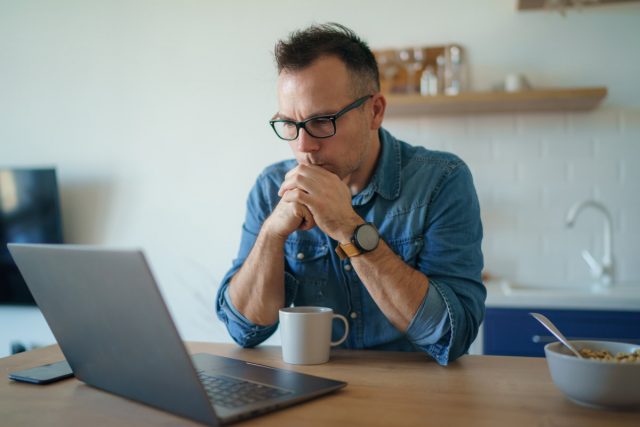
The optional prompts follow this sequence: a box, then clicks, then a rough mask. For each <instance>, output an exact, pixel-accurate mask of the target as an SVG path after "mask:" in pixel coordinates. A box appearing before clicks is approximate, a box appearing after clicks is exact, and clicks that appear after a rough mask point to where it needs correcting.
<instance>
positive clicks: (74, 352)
mask: <svg viewBox="0 0 640 427" xmlns="http://www.w3.org/2000/svg"><path fill="white" fill-rule="evenodd" d="M8 247H9V251H10V252H11V255H12V257H13V259H14V260H15V262H16V264H17V265H18V268H19V269H20V272H21V273H22V275H23V277H24V279H25V282H26V283H27V286H28V287H29V290H30V291H31V293H32V294H33V297H34V299H35V301H36V303H37V304H38V306H39V307H40V310H42V313H43V315H44V317H45V319H46V320H47V323H48V324H49V327H50V328H51V331H52V332H53V334H54V336H55V338H56V340H57V341H58V344H59V345H60V348H61V349H62V352H63V353H64V356H65V358H66V359H67V361H68V362H69V365H70V366H71V368H72V370H73V373H74V375H75V376H76V378H78V379H79V380H81V381H83V382H85V383H87V384H89V385H91V386H94V387H97V388H99V389H102V390H105V391H108V392H110V393H114V394H117V395H119V396H123V397H126V398H129V399H132V400H135V401H138V402H142V403H145V404H148V405H151V406H154V407H156V408H159V409H162V410H165V411H168V412H171V413H173V414H177V415H180V416H183V417H186V418H190V419H192V420H195V421H199V422H201V423H203V424H207V425H212V426H215V425H219V424H226V423H229V422H233V421H237V420H240V419H244V418H249V417H252V416H256V415H259V414H262V413H265V412H270V411H273V410H276V409H279V408H283V407H286V406H290V405H292V404H295V403H298V402H301V401H304V400H308V399H311V398H313V397H316V396H320V395H322V394H326V393H329V392H332V391H335V390H337V389H339V388H342V387H344V386H345V385H346V383H345V382H342V381H334V380H330V379H325V378H319V377H314V376H310V375H305V374H300V373H296V372H292V371H287V370H283V369H276V368H271V367H268V366H263V365H257V364H254V363H249V362H244V361H242V360H236V359H230V358H226V357H221V356H214V355H210V354H204V353H201V354H195V355H193V357H191V356H189V354H188V353H187V350H186V348H185V346H184V343H183V342H182V340H181V338H180V336H179V335H178V331H177V330H176V327H175V325H174V323H173V320H172V319H171V316H170V314H169V311H168V310H167V307H166V305H165V303H164V301H163V299H162V296H161V295H160V291H159V289H158V287H157V285H156V282H155V280H154V278H153V275H152V274H151V271H150V269H149V266H148V264H147V262H146V260H145V257H144V254H143V253H142V252H141V251H139V250H107V249H101V248H96V247H88V246H72V245H35V244H29V245H26V244H9V245H8ZM212 310H213V307H212Z"/></svg>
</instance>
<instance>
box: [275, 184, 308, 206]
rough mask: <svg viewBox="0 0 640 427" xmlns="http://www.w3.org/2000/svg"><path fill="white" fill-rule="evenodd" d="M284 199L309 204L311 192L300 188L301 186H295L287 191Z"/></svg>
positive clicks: (289, 201)
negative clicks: (308, 192)
mask: <svg viewBox="0 0 640 427" xmlns="http://www.w3.org/2000/svg"><path fill="white" fill-rule="evenodd" d="M282 200H284V201H285V202H288V203H299V204H302V205H305V206H306V205H307V203H309V201H310V200H309V194H307V193H306V192H304V191H303V190H300V189H299V188H294V189H292V190H288V191H286V192H285V193H284V194H283V195H282Z"/></svg>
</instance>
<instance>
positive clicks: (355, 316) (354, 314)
mask: <svg viewBox="0 0 640 427" xmlns="http://www.w3.org/2000/svg"><path fill="white" fill-rule="evenodd" d="M349 316H350V317H351V318H352V319H355V318H357V317H358V313H356V312H355V311H352V312H351V314H350V315H349Z"/></svg>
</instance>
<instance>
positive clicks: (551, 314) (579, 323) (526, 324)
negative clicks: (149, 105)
mask: <svg viewBox="0 0 640 427" xmlns="http://www.w3.org/2000/svg"><path fill="white" fill-rule="evenodd" d="M530 312H537V313H542V314H544V315H545V316H547V317H548V318H549V319H550V320H551V321H552V322H553V323H554V324H555V325H556V326H557V327H558V328H559V329H560V331H562V333H563V334H564V335H565V336H566V337H567V338H569V339H573V340H578V339H588V340H615V341H624V342H630V343H638V344H640V311H596V310H559V309H540V308H534V307H532V308H487V311H486V315H485V319H484V324H483V327H484V331H483V332H484V337H483V353H484V354H490V355H503V356H540V357H543V356H544V346H545V345H546V344H547V343H549V342H553V341H557V340H556V338H555V337H554V336H552V335H551V334H550V333H549V332H548V331H547V330H546V329H545V328H544V327H543V326H542V325H541V324H540V323H538V321H537V320H535V319H534V318H533V317H531V316H530V315H529V313H530Z"/></svg>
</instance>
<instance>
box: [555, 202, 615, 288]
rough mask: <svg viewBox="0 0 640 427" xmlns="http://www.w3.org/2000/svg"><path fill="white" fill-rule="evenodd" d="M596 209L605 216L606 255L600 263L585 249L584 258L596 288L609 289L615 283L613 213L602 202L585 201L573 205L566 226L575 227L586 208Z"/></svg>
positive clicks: (604, 254) (568, 213)
mask: <svg viewBox="0 0 640 427" xmlns="http://www.w3.org/2000/svg"><path fill="white" fill-rule="evenodd" d="M588 207H590V208H594V209H596V210H598V211H600V212H602V214H603V215H604V219H605V221H604V238H603V242H604V253H603V256H602V261H601V262H598V261H596V259H595V258H594V257H593V255H591V253H590V252H589V251H588V250H586V249H583V250H582V258H583V259H584V260H585V262H586V263H587V265H588V266H589V269H590V270H591V277H593V279H595V281H596V282H595V284H594V285H595V286H596V287H605V288H606V287H609V286H611V284H612V282H613V273H614V271H613V254H612V243H611V237H612V236H611V235H612V228H613V227H612V224H613V221H612V219H611V213H609V211H608V210H607V208H606V207H605V206H604V205H603V204H602V203H600V202H596V201H595V200H585V201H583V202H580V203H576V204H575V205H573V206H572V207H571V208H570V209H569V211H568V212H567V219H566V224H567V227H573V225H574V224H575V222H576V218H577V217H578V214H579V213H580V212H582V210H583V209H585V208H588Z"/></svg>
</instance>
